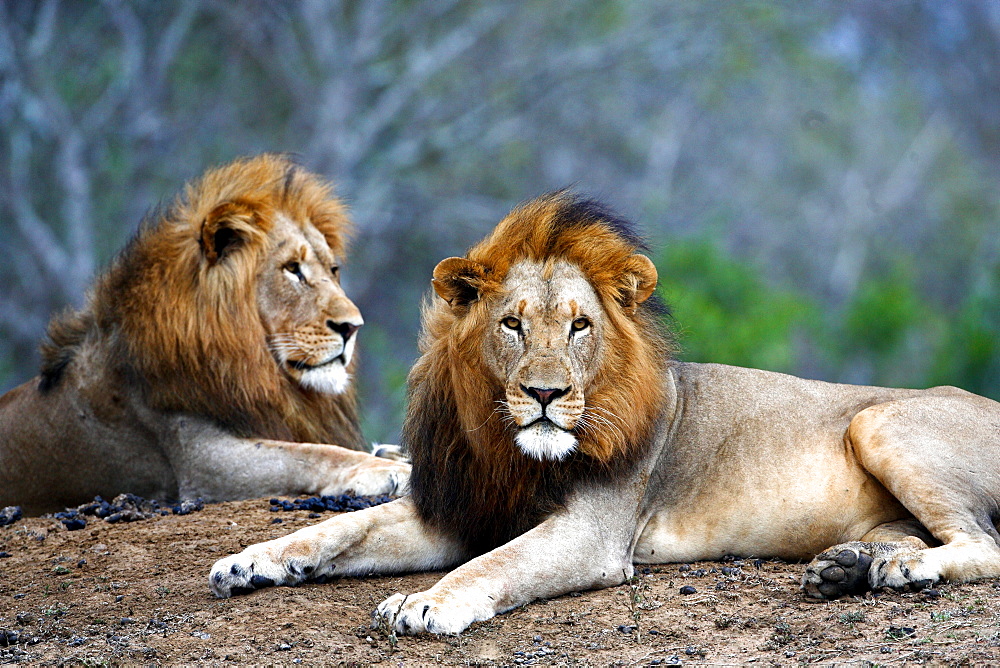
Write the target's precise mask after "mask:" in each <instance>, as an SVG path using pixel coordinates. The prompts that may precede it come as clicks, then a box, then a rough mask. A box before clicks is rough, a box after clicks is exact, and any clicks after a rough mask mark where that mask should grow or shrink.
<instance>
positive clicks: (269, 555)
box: [208, 497, 467, 598]
mask: <svg viewBox="0 0 1000 668" xmlns="http://www.w3.org/2000/svg"><path fill="white" fill-rule="evenodd" d="M466 557H467V555H466V554H465V552H464V550H463V549H462V548H461V547H460V546H459V545H458V543H456V542H455V541H454V540H452V539H450V538H447V537H445V536H444V535H442V534H440V533H439V532H437V531H434V530H433V529H431V528H430V527H428V526H427V525H426V524H424V522H423V521H422V520H421V519H420V517H419V515H418V514H417V511H416V508H415V507H414V506H413V502H412V501H411V500H410V498H409V497H403V498H402V499H397V500H396V501H392V502H390V503H386V504H383V505H381V506H374V507H372V508H366V509H365V510H359V511H356V512H352V513H345V514H343V515H338V516H337V517H333V518H331V519H329V520H326V521H325V522H320V523H319V524H316V525H314V526H310V527H306V528H304V529H300V530H298V531H296V532H294V533H292V534H289V535H287V536H284V537H282V538H277V539H275V540H270V541H267V542H265V543H258V544H256V545H251V546H250V547H248V548H247V549H245V550H243V551H242V552H240V553H239V554H234V555H232V556H229V557H226V558H225V559H220V560H219V561H217V562H216V563H215V565H214V566H213V567H212V571H211V574H210V575H209V578H208V582H209V586H210V587H211V589H212V591H213V592H214V593H215V595H216V596H219V597H222V598H227V597H229V596H231V595H233V594H245V593H248V592H250V591H253V590H254V589H260V588H262V587H269V586H272V585H295V584H299V583H301V582H305V581H307V580H316V579H325V578H327V577H331V576H338V575H343V576H348V575H367V574H369V573H380V574H384V573H402V572H409V571H421V570H433V569H438V568H445V567H448V566H452V565H454V564H456V563H458V562H460V561H462V560H463V559H465V558H466Z"/></svg>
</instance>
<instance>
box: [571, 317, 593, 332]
mask: <svg viewBox="0 0 1000 668" xmlns="http://www.w3.org/2000/svg"><path fill="white" fill-rule="evenodd" d="M588 327H590V320H587V319H586V318H577V319H576V320H574V321H573V324H572V328H573V331H574V332H582V331H583V330H585V329H587V328H588Z"/></svg>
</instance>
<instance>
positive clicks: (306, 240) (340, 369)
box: [257, 214, 364, 394]
mask: <svg viewBox="0 0 1000 668" xmlns="http://www.w3.org/2000/svg"><path fill="white" fill-rule="evenodd" d="M268 237H269V239H268V242H269V247H270V248H271V249H273V250H272V252H271V253H270V254H269V256H268V257H267V258H266V260H265V261H264V262H263V264H262V265H261V267H260V274H259V275H258V283H257V299H258V305H259V309H260V314H261V319H262V322H263V324H264V329H265V332H266V334H267V344H268V348H269V349H270V351H271V354H272V355H273V356H274V359H275V361H276V362H277V363H278V365H279V366H280V367H281V369H282V370H283V371H284V372H285V373H286V374H288V376H290V377H291V378H292V379H293V380H295V381H296V382H298V383H299V385H301V386H302V387H304V388H306V389H310V390H313V391H316V392H327V393H333V394H339V393H341V392H343V391H344V390H345V389H347V386H348V383H349V382H350V374H349V372H348V368H349V366H350V363H351V358H352V356H353V354H354V344H355V341H356V340H357V335H356V332H357V330H358V328H359V327H361V325H362V324H364V320H362V318H361V312H360V311H359V310H358V307H357V306H355V305H354V303H353V302H352V301H351V300H350V299H348V298H347V295H346V294H345V293H344V290H343V288H341V286H340V271H339V267H338V265H337V258H336V257H335V256H334V253H333V251H331V249H330V246H329V244H328V243H327V241H326V239H325V238H324V237H323V235H322V234H321V233H320V232H319V230H317V229H316V228H315V227H313V226H312V225H311V224H308V223H304V224H301V225H297V224H295V223H293V222H292V221H291V220H290V219H288V218H287V217H285V216H283V215H281V214H279V215H278V216H277V219H276V220H275V224H274V226H273V227H272V228H271V230H270V232H269V233H268Z"/></svg>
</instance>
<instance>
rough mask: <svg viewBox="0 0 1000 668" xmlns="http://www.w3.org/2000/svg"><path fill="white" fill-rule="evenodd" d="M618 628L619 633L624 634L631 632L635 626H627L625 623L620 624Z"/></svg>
mask: <svg viewBox="0 0 1000 668" xmlns="http://www.w3.org/2000/svg"><path fill="white" fill-rule="evenodd" d="M618 630H619V631H620V632H621V633H625V634H628V633H632V631H635V627H634V626H628V625H627V624H621V625H620V626H619V627H618Z"/></svg>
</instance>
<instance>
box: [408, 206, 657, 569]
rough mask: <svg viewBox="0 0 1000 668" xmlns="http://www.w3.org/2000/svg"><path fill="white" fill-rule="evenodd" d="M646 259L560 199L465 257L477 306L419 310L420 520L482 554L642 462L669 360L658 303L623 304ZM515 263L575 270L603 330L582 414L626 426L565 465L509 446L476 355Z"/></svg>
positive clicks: (522, 215) (413, 417) (605, 217)
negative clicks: (585, 487)
mask: <svg viewBox="0 0 1000 668" xmlns="http://www.w3.org/2000/svg"><path fill="white" fill-rule="evenodd" d="M642 250H645V246H644V244H643V243H642V241H641V239H640V238H639V237H638V236H637V235H636V234H635V233H634V232H633V231H632V228H631V226H630V225H629V224H628V223H627V222H625V221H623V220H622V219H620V218H619V217H618V216H616V215H615V214H614V213H612V212H611V211H610V210H609V209H607V208H606V207H604V206H603V205H601V204H599V203H597V202H595V201H592V200H584V199H580V198H577V197H575V196H573V195H572V194H570V193H568V192H565V191H560V192H557V193H552V194H549V195H545V196H543V197H541V198H539V199H536V200H533V201H531V202H528V203H526V204H524V205H522V206H520V207H518V208H516V209H515V210H514V211H512V212H511V213H510V214H509V215H508V216H507V217H506V218H504V219H503V220H502V221H501V222H500V224H499V225H497V227H496V229H495V230H494V231H493V232H492V233H491V234H490V235H489V236H488V237H487V238H486V239H484V240H483V241H482V242H480V243H479V244H477V245H476V246H474V247H473V248H472V249H471V250H470V251H469V253H468V255H467V259H468V260H471V261H473V262H475V263H478V265H481V266H482V267H483V268H484V269H483V270H482V271H481V272H480V273H477V274H476V275H470V276H468V277H464V278H466V279H467V281H466V282H467V283H468V284H469V285H472V286H473V287H474V288H475V292H476V296H475V298H473V299H470V301H469V303H468V305H467V306H464V307H463V306H462V305H460V304H448V303H447V302H445V301H444V300H443V299H434V300H433V301H432V302H431V303H429V304H427V305H426V306H425V309H424V313H423V331H422V334H421V342H420V349H421V353H422V356H421V358H420V360H418V362H417V364H416V365H415V366H414V368H413V370H412V371H411V374H410V378H409V385H410V406H409V410H408V413H407V419H406V422H405V424H404V427H403V443H404V446H405V447H407V448H408V450H409V452H410V455H411V457H412V459H413V475H412V477H411V493H412V495H413V498H414V500H415V501H416V503H417V506H418V508H419V509H420V511H421V513H422V515H423V517H424V519H425V520H427V521H429V522H431V523H432V524H436V525H438V526H441V527H443V528H444V529H445V530H447V531H448V532H450V533H452V534H454V535H458V536H460V537H462V538H463V539H464V540H465V541H466V543H467V544H468V545H469V546H470V548H471V549H473V550H475V551H477V552H481V551H485V550H489V549H492V548H493V547H495V546H496V545H499V544H501V543H503V542H506V541H507V540H510V539H511V538H513V537H514V536H517V535H519V534H520V533H523V532H524V531H526V530H527V529H529V528H531V526H534V524H536V523H537V522H538V521H540V520H541V519H542V518H543V517H544V516H545V515H546V514H548V513H550V512H552V510H554V509H555V508H557V507H559V506H560V505H561V504H562V502H563V501H564V499H565V495H566V494H567V493H568V492H569V491H570V490H571V489H572V488H573V486H574V485H576V484H577V483H578V482H579V481H580V480H581V479H582V478H587V477H594V476H606V475H620V474H622V472H623V471H624V470H627V469H628V468H629V467H630V466H631V464H632V463H634V462H635V461H637V460H638V456H639V454H640V453H641V451H642V450H643V449H644V448H645V447H647V446H648V444H649V440H650V435H651V432H652V429H653V427H654V424H655V422H656V420H657V418H658V417H659V413H660V410H661V407H662V406H663V403H664V402H663V395H662V392H661V391H660V390H658V388H660V387H661V386H662V378H663V372H664V369H665V366H666V364H667V363H668V362H669V360H670V358H671V356H672V354H673V350H674V347H673V339H672V336H671V334H670V332H669V331H668V330H667V328H666V326H665V316H666V309H665V308H664V307H663V304H662V302H661V301H660V300H659V299H658V298H657V297H656V296H655V295H654V296H653V297H651V298H650V299H648V300H646V301H644V302H642V303H639V304H634V303H631V296H632V295H634V294H635V293H636V289H637V286H636V284H635V279H634V275H635V272H634V271H630V269H632V268H633V263H634V262H635V260H634V255H635V253H637V252H639V251H642ZM522 260H532V261H536V262H554V261H556V260H567V261H569V262H571V263H573V264H575V265H577V266H578V267H579V268H580V269H581V270H582V271H583V273H584V274H585V275H586V276H587V278H588V279H589V281H590V283H591V284H592V286H593V287H594V289H595V291H596V292H597V294H598V297H599V298H600V300H601V302H602V305H603V306H604V310H605V312H606V314H607V317H608V323H609V325H610V326H609V327H608V335H607V336H606V339H605V341H606V344H607V348H606V350H607V351H608V352H607V354H606V355H605V360H604V364H603V368H602V369H600V370H599V372H598V373H597V375H596V378H595V381H594V382H593V384H592V386H591V387H590V388H587V391H586V395H587V402H588V405H592V406H595V407H597V408H598V409H604V410H607V411H609V412H610V413H611V414H614V415H617V416H620V417H621V418H622V421H621V422H620V423H617V424H616V426H617V427H618V428H617V429H615V428H605V429H596V430H592V429H588V430H583V431H581V432H580V433H578V434H577V436H578V441H579V447H578V450H577V452H575V453H574V454H573V455H571V456H570V457H569V458H568V459H567V460H565V461H562V462H552V461H538V460H536V459H533V458H529V457H527V456H525V455H524V454H523V453H522V452H520V450H519V449H518V448H516V447H515V445H514V431H513V428H512V427H511V426H510V425H509V424H505V423H504V421H503V420H502V419H501V417H500V415H499V414H498V413H497V412H496V411H495V407H496V405H497V404H496V402H497V401H498V400H501V399H503V397H504V390H503V386H502V383H501V381H500V380H499V379H496V378H494V377H493V375H492V373H491V372H490V371H489V370H488V368H487V366H486V363H485V360H484V359H483V354H482V342H483V340H484V339H485V333H486V331H487V330H486V327H487V326H489V321H488V318H487V314H488V308H487V307H486V303H487V302H488V301H489V300H490V299H491V298H493V297H495V296H496V295H498V294H500V291H501V290H502V285H503V282H504V280H505V278H506V277H507V274H508V272H509V271H510V270H511V269H512V267H514V266H515V265H516V264H517V263H518V262H519V261H522ZM651 288H652V286H650V289H651Z"/></svg>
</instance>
